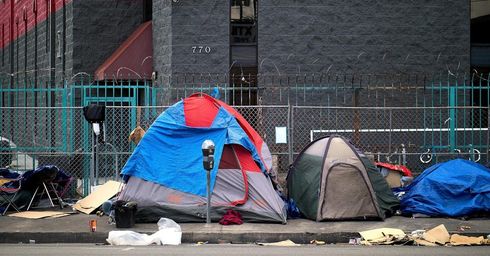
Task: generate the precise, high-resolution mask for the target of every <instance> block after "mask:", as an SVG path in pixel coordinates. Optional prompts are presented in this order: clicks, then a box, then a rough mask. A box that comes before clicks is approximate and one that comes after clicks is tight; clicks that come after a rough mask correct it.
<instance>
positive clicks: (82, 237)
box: [0, 232, 359, 244]
mask: <svg viewBox="0 0 490 256" xmlns="http://www.w3.org/2000/svg"><path fill="white" fill-rule="evenodd" d="M148 234H149V233H148ZM108 235H109V233H108V232H93V233H91V232H90V233H89V232H28V233H26V232H1V233H0V244H2V243H36V244H43V243H106V239H107V237H108ZM355 237H359V233H357V232H335V233H309V232H306V233H212V232H211V233H206V232H188V233H185V232H184V233H183V234H182V243H197V242H207V243H210V244H221V243H233V244H249V243H257V242H264V243H270V242H278V241H282V240H287V239H289V240H292V241H293V242H295V243H298V244H309V243H310V241H311V240H321V241H325V242H326V243H347V242H349V239H350V238H355Z"/></svg>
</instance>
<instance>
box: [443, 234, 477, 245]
mask: <svg viewBox="0 0 490 256" xmlns="http://www.w3.org/2000/svg"><path fill="white" fill-rule="evenodd" d="M449 242H450V243H451V245H454V246H456V245H481V244H484V243H485V241H484V239H483V236H479V237H471V236H462V235H458V234H453V235H452V236H451V239H450V241H449Z"/></svg>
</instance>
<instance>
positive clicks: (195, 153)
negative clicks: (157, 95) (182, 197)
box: [121, 101, 265, 196]
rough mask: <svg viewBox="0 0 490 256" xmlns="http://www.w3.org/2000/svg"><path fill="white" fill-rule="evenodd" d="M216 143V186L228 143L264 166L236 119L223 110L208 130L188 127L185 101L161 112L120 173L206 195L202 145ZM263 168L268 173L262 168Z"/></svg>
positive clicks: (212, 181) (213, 173) (212, 173)
mask: <svg viewBox="0 0 490 256" xmlns="http://www.w3.org/2000/svg"><path fill="white" fill-rule="evenodd" d="M208 139H210V140H212V141H213V142H214V144H215V163H216V164H215V165H214V169H213V170H212V171H211V188H213V187H214V182H215V178H216V174H217V171H218V163H219V162H220V159H221V154H222V152H223V147H224V145H225V144H238V145H241V146H243V147H244V148H245V149H247V150H248V151H250V152H251V153H252V157H253V158H254V159H255V160H256V162H257V163H258V164H259V165H261V161H260V158H259V155H258V152H257V151H256V149H255V147H254V145H253V143H252V142H251V141H250V139H249V138H248V136H247V134H246V133H245V132H244V131H243V129H242V128H241V127H240V125H239V124H238V122H237V121H236V119H235V117H233V116H232V115H231V114H230V113H228V112H227V111H226V110H225V109H224V108H223V107H220V109H219V111H218V113H217V115H216V117H215V119H214V121H213V123H212V125H211V126H210V127H209V128H196V127H189V126H186V125H185V118H184V107H183V102H182V101H180V102H178V103H176V104H175V105H173V106H172V107H170V108H169V109H167V110H166V111H165V112H164V113H162V114H161V115H160V116H159V117H158V118H157V119H156V120H155V122H154V123H153V124H152V125H151V127H150V128H149V129H148V131H147V132H146V134H145V136H144V137H143V139H142V140H141V141H140V143H139V144H138V146H137V147H136V149H135V150H134V152H133V154H132V155H131V157H130V158H129V159H128V161H127V162H126V165H125V166H124V168H123V170H122V171H121V174H122V175H123V176H124V178H125V180H127V178H128V177H129V176H136V177H138V178H141V179H144V180H147V181H152V182H155V183H157V184H161V185H164V186H166V187H169V188H172V189H176V190H179V191H183V192H187V193H191V194H195V195H200V196H206V171H205V170H204V168H203V163H202V159H203V158H202V151H201V145H202V143H203V142H204V141H205V140H208ZM261 168H262V169H263V170H264V171H265V169H264V168H263V166H261Z"/></svg>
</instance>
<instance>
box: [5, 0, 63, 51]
mask: <svg viewBox="0 0 490 256" xmlns="http://www.w3.org/2000/svg"><path fill="white" fill-rule="evenodd" d="M71 1H72V0H2V1H0V14H1V15H0V48H4V47H6V46H7V45H9V43H10V42H11V41H13V40H15V39H17V38H18V37H20V36H22V35H24V34H25V33H26V31H29V30H31V29H32V28H34V27H35V26H36V25H37V24H38V23H40V22H42V21H44V20H46V18H47V17H48V16H49V14H50V13H52V12H53V11H54V12H55V11H57V10H59V9H61V8H63V6H64V5H66V4H67V3H70V2H71ZM26 25H27V26H26ZM26 28H27V30H26ZM11 32H13V33H11Z"/></svg>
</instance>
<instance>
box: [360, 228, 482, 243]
mask: <svg viewBox="0 0 490 256" xmlns="http://www.w3.org/2000/svg"><path fill="white" fill-rule="evenodd" d="M359 234H360V235H361V238H362V239H361V241H360V244H362V245H391V244H403V245H410V244H413V245H423V246H461V245H466V246H468V245H490V240H489V239H488V238H484V237H483V236H478V237H472V236H464V235H459V234H452V235H450V234H449V232H448V231H447V229H446V227H445V226H444V225H439V226H437V227H435V228H433V229H430V230H428V231H426V230H415V231H413V232H412V233H410V234H405V232H403V230H401V229H396V228H379V229H373V230H367V231H363V232H359Z"/></svg>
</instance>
